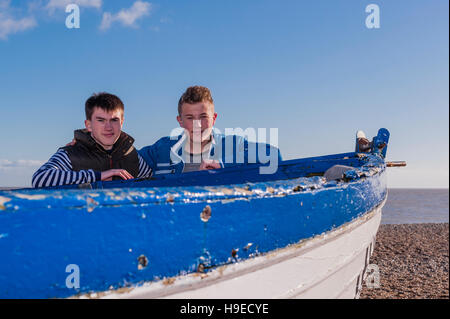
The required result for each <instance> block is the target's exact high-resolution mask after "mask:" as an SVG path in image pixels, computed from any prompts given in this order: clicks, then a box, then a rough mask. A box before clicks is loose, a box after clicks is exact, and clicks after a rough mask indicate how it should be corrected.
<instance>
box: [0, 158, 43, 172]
mask: <svg viewBox="0 0 450 319" xmlns="http://www.w3.org/2000/svg"><path fill="white" fill-rule="evenodd" d="M44 163H45V161H38V160H24V159H20V160H15V161H11V160H7V159H0V170H9V169H16V168H25V167H31V168H39V167H40V166H41V165H42V164H44Z"/></svg>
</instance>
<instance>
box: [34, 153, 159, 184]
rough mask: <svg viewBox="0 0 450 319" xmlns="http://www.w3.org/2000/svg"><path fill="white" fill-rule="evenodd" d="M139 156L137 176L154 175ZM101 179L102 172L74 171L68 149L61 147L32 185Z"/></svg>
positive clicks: (87, 181) (90, 181) (40, 171)
mask: <svg viewBox="0 0 450 319" xmlns="http://www.w3.org/2000/svg"><path fill="white" fill-rule="evenodd" d="M138 158H139V174H138V176H136V178H146V177H150V176H151V175H152V169H151V168H150V166H148V165H147V163H146V162H145V161H144V159H143V158H142V157H141V156H140V155H138ZM100 180H101V172H97V171H94V170H92V169H89V170H81V171H73V170H72V163H71V162H70V159H69V156H68V155H67V153H66V151H64V150H62V149H60V150H59V151H58V152H56V153H55V154H54V155H53V156H52V157H51V158H50V159H49V160H48V162H47V163H45V164H44V165H42V166H41V167H40V168H39V169H38V170H37V171H36V172H35V173H34V174H33V177H32V179H31V185H32V186H33V187H35V188H37V187H49V186H61V185H71V184H84V183H93V182H96V181H100Z"/></svg>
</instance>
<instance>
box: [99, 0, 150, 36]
mask: <svg viewBox="0 0 450 319" xmlns="http://www.w3.org/2000/svg"><path fill="white" fill-rule="evenodd" d="M151 9H152V5H151V3H149V2H144V1H140V0H138V1H136V2H135V3H133V5H132V6H131V8H129V9H122V10H120V11H119V12H118V13H116V14H112V13H110V12H105V13H103V19H102V23H101V25H100V30H107V29H109V28H110V27H111V25H112V24H113V23H114V22H119V23H121V24H122V25H124V26H127V27H137V26H136V21H137V20H139V19H140V18H142V17H144V16H147V15H149V14H150V11H151Z"/></svg>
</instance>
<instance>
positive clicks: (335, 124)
mask: <svg viewBox="0 0 450 319" xmlns="http://www.w3.org/2000/svg"><path fill="white" fill-rule="evenodd" d="M68 3H77V4H79V7H80V9H81V12H80V28H79V29H68V28H67V27H66V25H65V20H66V17H67V16H68V15H69V14H68V13H66V12H65V6H66V5H67V4H68ZM371 3H374V4H377V5H378V6H379V8H380V28H379V29H368V28H367V27H366V25H365V20H366V17H367V16H368V13H366V12H365V8H366V6H367V5H368V4H371ZM448 6H449V4H448V1H444V0H430V1H422V0H407V1H406V0H398V1H375V0H372V1H359V0H358V1H357V0H351V1H344V0H340V1H332V0H320V1H312V0H311V1H299V0H292V1H287V0H286V1H266V0H254V1H252V0H246V1H242V0H230V1H213V0H202V1H197V0H193V1H175V0H159V1H155V2H153V1H135V0H130V1H105V0H103V1H102V0H79V1H75V0H72V1H65V0H46V1H44V0H34V1H33V0H31V1H5V0H0V108H1V113H2V125H1V126H0V136H1V137H0V186H29V185H30V179H31V175H32V173H33V172H34V170H35V169H37V167H38V166H39V164H40V163H42V162H44V161H46V160H47V159H48V158H49V157H50V156H51V155H52V154H53V153H54V152H55V151H56V150H57V148H58V147H59V146H62V145H64V144H66V143H67V142H68V141H70V140H71V139H72V136H73V130H74V129H77V128H81V127H82V126H83V121H84V102H85V100H86V99H87V98H88V97H89V96H90V95H91V94H92V93H94V92H99V91H107V92H111V93H114V94H116V95H118V96H119V97H120V98H121V99H122V100H123V101H124V103H125V125H124V131H126V132H127V133H129V134H130V135H132V136H133V137H134V138H135V139H136V143H135V145H136V147H137V148H141V147H143V146H146V145H149V144H152V143H154V142H155V141H156V140H157V139H158V138H159V137H161V136H165V135H168V134H169V133H170V131H171V130H172V129H173V128H175V127H176V126H177V122H176V120H175V117H176V115H177V102H178V99H179V97H180V95H181V94H182V93H183V91H184V90H185V89H186V87H188V86H191V85H204V86H207V87H209V88H210V89H211V91H212V93H213V98H214V101H215V106H216V112H217V113H218V114H219V116H218V119H217V122H216V126H217V127H218V128H219V129H221V130H224V129H225V128H226V127H228V128H236V127H241V128H247V127H253V128H271V127H275V128H278V135H279V147H280V149H281V152H282V154H283V157H284V158H285V159H293V158H299V157H307V156H316V155H325V154H333V153H341V152H347V151H352V150H353V148H354V135H355V132H356V131H357V130H358V129H362V130H364V131H365V132H366V134H367V135H368V136H369V137H372V136H374V135H375V134H376V132H377V130H378V128H380V127H386V128H388V129H389V130H390V132H391V140H390V145H389V149H388V156H387V157H388V160H405V161H407V163H408V166H407V167H406V168H392V169H389V173H388V184H389V187H436V188H437V187H443V188H448V183H449V182H448V178H449V140H448V137H449V120H448V115H449V114H448V113H449V108H448V107H449V91H448V86H449V64H448V61H449V60H448V57H449V45H448V37H449V34H448V27H449V22H448V21H449V20H448V12H449V8H448ZM108 17H109V20H108ZM108 21H109V22H110V24H107V23H106V22H108ZM102 26H103V28H102ZM105 26H106V27H105Z"/></svg>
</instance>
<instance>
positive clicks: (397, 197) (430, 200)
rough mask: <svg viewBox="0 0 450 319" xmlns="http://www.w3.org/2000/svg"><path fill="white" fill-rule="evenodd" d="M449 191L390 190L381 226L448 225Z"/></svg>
mask: <svg viewBox="0 0 450 319" xmlns="http://www.w3.org/2000/svg"><path fill="white" fill-rule="evenodd" d="M448 198H449V190H448V189H411V188H408V189H401V188H391V189H388V199H387V201H386V204H385V206H384V208H383V214H382V217H381V224H417V223H448V219H449V208H448Z"/></svg>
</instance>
